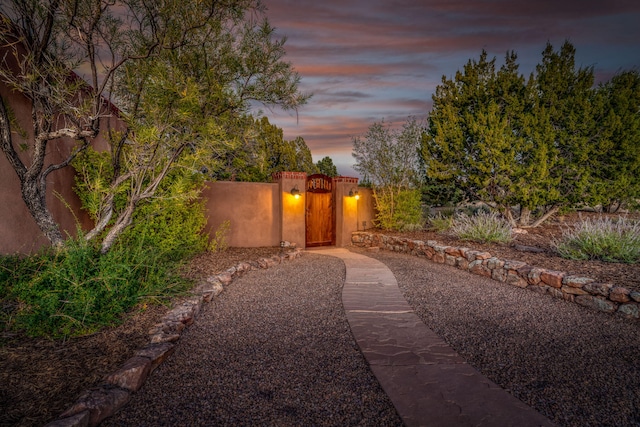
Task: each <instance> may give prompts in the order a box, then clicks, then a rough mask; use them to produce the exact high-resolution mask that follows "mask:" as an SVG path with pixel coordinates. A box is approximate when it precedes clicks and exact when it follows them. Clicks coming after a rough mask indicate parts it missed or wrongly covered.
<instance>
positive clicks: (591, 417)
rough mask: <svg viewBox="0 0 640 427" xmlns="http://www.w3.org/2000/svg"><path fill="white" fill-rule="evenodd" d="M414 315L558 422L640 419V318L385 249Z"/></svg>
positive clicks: (637, 422) (382, 256) (631, 422)
mask: <svg viewBox="0 0 640 427" xmlns="http://www.w3.org/2000/svg"><path fill="white" fill-rule="evenodd" d="M353 250H354V251H356V252H359V253H364V254H365V255H368V256H371V257H373V258H376V259H378V260H380V261H382V262H384V263H385V264H386V265H387V266H388V267H389V268H390V269H391V270H392V271H393V273H394V274H395V276H396V278H397V280H398V284H399V286H400V288H401V289H402V291H403V292H404V294H405V298H407V300H408V301H409V304H410V305H411V306H412V307H414V309H415V310H416V313H417V314H418V316H420V318H421V319H422V320H423V321H424V322H425V323H426V324H427V325H428V326H429V327H430V328H431V329H433V330H434V331H435V332H436V333H437V334H438V335H440V336H441V337H442V338H444V339H445V340H446V341H447V342H448V343H449V344H450V345H451V346H452V347H453V348H454V349H455V350H456V351H458V353H459V354H460V355H461V356H462V357H464V358H465V359H466V360H467V361H468V362H469V363H470V364H472V365H473V366H474V367H476V368H477V369H478V370H480V371H481V372H482V373H483V374H484V375H486V376H487V377H489V378H490V379H492V380H493V381H494V382H496V383H497V384H499V385H500V386H502V387H504V388H505V389H508V390H510V391H511V393H513V394H514V395H515V396H516V397H518V398H519V399H521V400H522V401H524V402H525V403H527V404H529V405H530V406H532V407H534V408H535V409H537V410H538V411H539V412H541V413H542V414H544V415H546V416H547V417H549V418H550V419H551V420H553V421H554V422H556V423H557V424H558V425H561V426H580V427H584V426H618V427H620V426H640V334H639V332H640V325H639V324H638V322H635V321H630V320H626V319H622V318H618V317H615V316H611V315H606V314H602V313H598V312H595V311H592V310H589V309H586V308H583V307H580V306H577V305H575V304H571V303H567V302H564V301H562V300H558V299H554V298H552V297H550V296H546V295H538V294H536V293H534V292H531V291H528V290H526V289H520V288H517V287H514V286H508V285H505V284H502V283H499V282H495V281H493V280H490V279H487V278H483V277H480V276H476V275H471V274H469V273H466V272H463V271H460V270H458V269H456V268H453V267H449V266H446V265H441V264H434V263H432V262H429V261H427V260H424V259H420V258H417V257H412V256H409V255H403V254H395V253H391V252H384V251H381V252H378V253H375V252H365V251H362V250H359V249H353Z"/></svg>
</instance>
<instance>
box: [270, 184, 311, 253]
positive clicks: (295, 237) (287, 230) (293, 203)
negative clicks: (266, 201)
mask: <svg viewBox="0 0 640 427" xmlns="http://www.w3.org/2000/svg"><path fill="white" fill-rule="evenodd" d="M274 179H277V181H278V183H279V185H280V188H279V191H280V194H279V195H280V203H281V204H282V217H281V230H282V240H284V241H287V242H291V243H295V244H296V245H297V246H298V247H300V248H304V247H305V246H306V226H305V224H306V223H305V206H306V204H305V203H306V200H305V197H306V191H305V187H306V183H307V174H306V173H304V172H279V173H278V174H275V175H274ZM293 188H297V189H298V190H299V191H300V197H299V198H297V199H296V198H295V196H294V195H292V194H291V190H292V189H293Z"/></svg>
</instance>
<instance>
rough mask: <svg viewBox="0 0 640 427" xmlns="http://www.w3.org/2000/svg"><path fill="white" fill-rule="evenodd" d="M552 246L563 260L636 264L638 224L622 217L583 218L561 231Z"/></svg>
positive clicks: (638, 258)
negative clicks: (557, 240) (560, 234)
mask: <svg viewBox="0 0 640 427" xmlns="http://www.w3.org/2000/svg"><path fill="white" fill-rule="evenodd" d="M554 243H555V246H556V250H557V251H558V253H559V254H560V256H562V257H563V258H569V259H582V260H586V259H595V260H602V261H607V262H624V263H636V262H638V261H640V224H639V223H638V222H636V221H630V220H628V219H627V218H625V217H620V218H617V219H615V220H614V219H611V218H602V217H601V218H598V219H594V220H592V219H590V218H587V219H585V220H582V221H580V222H578V223H576V224H575V225H574V226H573V228H568V229H566V230H564V231H563V233H562V238H561V239H560V241H559V242H554Z"/></svg>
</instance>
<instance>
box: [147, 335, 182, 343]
mask: <svg viewBox="0 0 640 427" xmlns="http://www.w3.org/2000/svg"><path fill="white" fill-rule="evenodd" d="M179 339H180V334H165V333H164V332H161V333H158V334H154V335H152V336H151V344H157V343H163V342H176V341H178V340H179Z"/></svg>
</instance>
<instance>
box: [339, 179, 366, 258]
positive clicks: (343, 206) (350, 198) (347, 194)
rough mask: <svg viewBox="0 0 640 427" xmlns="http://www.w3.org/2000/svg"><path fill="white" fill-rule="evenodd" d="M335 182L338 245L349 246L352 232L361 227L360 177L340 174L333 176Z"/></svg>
mask: <svg viewBox="0 0 640 427" xmlns="http://www.w3.org/2000/svg"><path fill="white" fill-rule="evenodd" d="M333 183H334V186H335V195H336V199H335V203H336V246H349V245H350V244H351V233H352V232H354V231H357V230H358V228H359V225H358V216H359V215H358V214H359V208H360V206H359V205H360V204H361V201H360V199H361V195H360V192H359V190H358V178H352V177H348V176H338V177H335V178H333ZM356 193H357V194H356Z"/></svg>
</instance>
